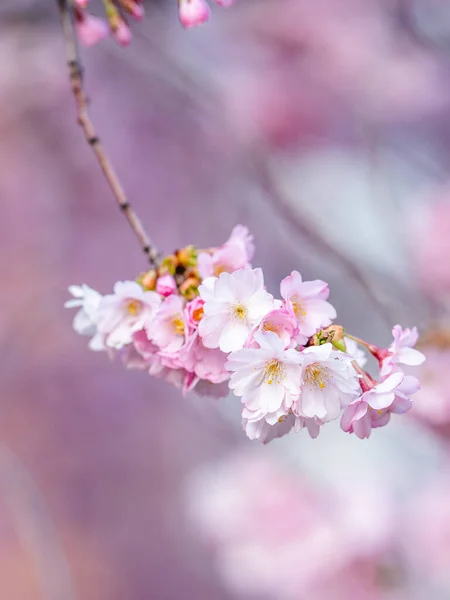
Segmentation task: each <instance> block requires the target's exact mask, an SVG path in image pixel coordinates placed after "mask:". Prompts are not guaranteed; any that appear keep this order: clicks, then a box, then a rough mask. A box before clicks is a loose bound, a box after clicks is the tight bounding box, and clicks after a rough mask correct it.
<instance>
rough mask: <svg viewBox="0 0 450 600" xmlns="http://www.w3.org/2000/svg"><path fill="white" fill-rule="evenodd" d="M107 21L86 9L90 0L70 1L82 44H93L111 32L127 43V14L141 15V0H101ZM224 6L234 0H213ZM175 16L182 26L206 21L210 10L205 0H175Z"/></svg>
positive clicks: (128, 34) (121, 41)
mask: <svg viewBox="0 0 450 600" xmlns="http://www.w3.org/2000/svg"><path fill="white" fill-rule="evenodd" d="M102 1H103V4H104V7H105V16H106V20H103V19H101V18H99V17H96V16H95V15H93V14H92V13H91V12H90V11H89V10H88V4H89V2H90V0H69V3H70V5H71V7H72V10H73V16H74V22H75V26H76V29H77V34H78V37H79V39H80V41H81V42H82V43H83V44H84V45H85V46H93V45H94V44H96V43H97V42H99V41H101V40H102V39H104V38H105V37H107V36H108V34H109V33H110V32H111V34H112V36H113V38H114V40H115V41H116V42H117V43H118V44H120V45H122V46H127V45H128V44H129V43H130V42H131V30H130V27H129V25H128V23H127V16H128V17H131V18H132V19H135V20H138V21H140V20H142V19H143V18H144V5H143V2H144V0H102ZM214 1H215V2H216V4H218V5H219V6H222V7H224V8H226V7H228V6H231V4H233V2H234V0H214ZM178 17H179V19H180V23H181V24H182V25H183V27H185V28H190V27H194V26H196V25H200V24H202V23H206V22H207V21H208V20H209V17H210V10H209V6H208V4H207V2H206V0H178Z"/></svg>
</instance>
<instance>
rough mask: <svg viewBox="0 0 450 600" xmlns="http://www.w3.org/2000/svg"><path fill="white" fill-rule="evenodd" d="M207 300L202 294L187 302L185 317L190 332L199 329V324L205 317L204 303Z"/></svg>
mask: <svg viewBox="0 0 450 600" xmlns="http://www.w3.org/2000/svg"><path fill="white" fill-rule="evenodd" d="M204 304H205V301H204V300H203V298H200V296H197V297H196V298H194V299H193V300H191V301H190V302H188V303H187V304H186V309H185V318H186V324H187V326H188V329H189V332H192V331H194V330H195V329H197V327H198V324H199V323H200V321H201V319H202V317H203V305H204Z"/></svg>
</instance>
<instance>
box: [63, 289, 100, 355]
mask: <svg viewBox="0 0 450 600" xmlns="http://www.w3.org/2000/svg"><path fill="white" fill-rule="evenodd" d="M69 292H70V293H71V294H72V296H73V298H72V299H71V300H67V302H66V303H65V304H64V306H65V307H66V308H75V307H80V310H79V311H78V312H77V314H76V315H75V317H74V319H73V328H74V330H75V331H76V332H77V333H79V334H80V335H90V336H92V339H91V341H90V342H89V347H90V348H91V350H103V349H104V343H103V336H102V335H100V334H99V333H98V332H97V325H96V322H97V316H98V307H99V305H100V301H101V299H102V295H101V294H99V293H98V292H96V291H95V290H93V289H92V288H90V287H89V286H88V285H86V284H84V283H83V284H82V285H71V286H70V287H69Z"/></svg>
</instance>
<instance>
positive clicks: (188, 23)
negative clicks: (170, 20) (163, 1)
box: [178, 0, 209, 28]
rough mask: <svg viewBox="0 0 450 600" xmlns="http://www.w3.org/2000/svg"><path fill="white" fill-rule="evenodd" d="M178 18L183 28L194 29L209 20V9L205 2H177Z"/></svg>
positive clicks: (201, 0)
mask: <svg viewBox="0 0 450 600" xmlns="http://www.w3.org/2000/svg"><path fill="white" fill-rule="evenodd" d="M178 17H179V19H180V23H181V24H182V25H183V27H186V28H189V27H195V26H196V25H201V24H202V23H206V21H208V19H209V7H208V5H207V4H206V2H205V0H178Z"/></svg>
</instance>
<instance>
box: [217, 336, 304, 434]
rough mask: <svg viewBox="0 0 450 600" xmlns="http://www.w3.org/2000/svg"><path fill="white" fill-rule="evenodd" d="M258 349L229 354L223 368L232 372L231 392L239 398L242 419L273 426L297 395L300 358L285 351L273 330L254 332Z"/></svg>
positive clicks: (292, 350) (291, 350)
mask: <svg viewBox="0 0 450 600" xmlns="http://www.w3.org/2000/svg"><path fill="white" fill-rule="evenodd" d="M255 340H256V341H257V342H258V344H259V348H243V349H241V350H237V351H235V352H232V353H231V354H230V356H229V358H228V362H227V364H226V368H227V369H228V370H229V371H231V372H232V375H231V379H230V384H229V385H230V389H231V390H233V391H234V393H235V394H236V396H241V397H242V402H243V404H244V410H243V414H242V416H243V417H244V418H245V419H247V420H248V421H255V420H260V419H261V418H265V420H266V421H267V422H268V423H269V424H270V425H275V423H277V421H278V420H279V419H280V418H282V417H283V416H284V415H286V414H288V411H289V409H290V408H291V407H292V405H293V403H294V401H295V400H296V399H297V398H298V396H299V394H300V385H301V378H302V369H301V366H300V365H301V363H302V355H301V353H300V352H298V351H297V350H294V349H288V350H285V348H284V343H283V341H282V340H281V339H280V338H279V337H278V336H277V335H276V334H275V333H273V332H272V331H268V332H266V333H265V334H261V333H256V334H255Z"/></svg>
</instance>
